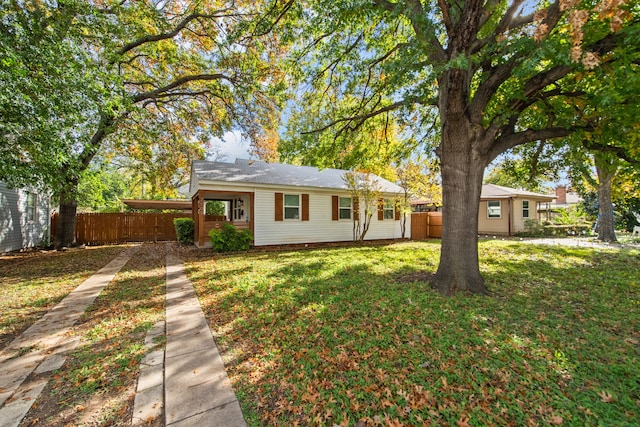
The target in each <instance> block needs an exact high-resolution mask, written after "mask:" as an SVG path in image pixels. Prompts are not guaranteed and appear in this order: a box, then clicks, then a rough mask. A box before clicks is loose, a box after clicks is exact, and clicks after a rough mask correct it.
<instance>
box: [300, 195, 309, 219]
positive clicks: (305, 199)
mask: <svg viewBox="0 0 640 427" xmlns="http://www.w3.org/2000/svg"><path fill="white" fill-rule="evenodd" d="M301 216H302V220H303V221H309V195H308V194H303V195H302V215H301Z"/></svg>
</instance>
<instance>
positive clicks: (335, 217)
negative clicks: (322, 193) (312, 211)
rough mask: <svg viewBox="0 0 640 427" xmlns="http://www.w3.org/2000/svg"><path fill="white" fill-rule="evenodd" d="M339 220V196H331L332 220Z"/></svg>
mask: <svg viewBox="0 0 640 427" xmlns="http://www.w3.org/2000/svg"><path fill="white" fill-rule="evenodd" d="M338 219H339V217H338V196H331V220H332V221H337V220H338Z"/></svg>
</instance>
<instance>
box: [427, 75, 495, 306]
mask: <svg viewBox="0 0 640 427" xmlns="http://www.w3.org/2000/svg"><path fill="white" fill-rule="evenodd" d="M440 86H441V87H443V88H445V89H444V91H443V92H441V94H440V99H439V101H440V105H439V111H440V118H441V123H442V124H441V129H442V136H441V138H442V139H441V141H440V146H439V147H438V155H439V156H440V165H441V175H442V245H441V249H440V264H439V265H438V271H437V272H436V275H435V277H434V278H433V281H432V283H431V285H432V286H433V287H434V288H436V289H438V291H440V292H441V293H443V294H446V295H451V294H453V293H455V292H458V291H463V292H471V293H477V294H486V293H487V288H486V287H485V284H484V279H483V278H482V276H481V275H480V266H479V264H478V207H479V204H480V193H481V191H482V178H483V174H484V169H485V167H486V165H487V163H488V158H489V155H488V154H487V153H486V152H482V151H480V150H481V149H480V148H479V147H487V146H490V144H486V141H485V140H484V139H483V138H486V136H485V135H484V133H483V129H482V127H481V126H480V125H474V124H473V123H472V122H471V121H470V120H469V118H470V115H469V111H468V102H467V100H468V97H469V94H468V90H469V89H468V88H469V80H468V76H467V74H466V72H465V71H464V70H452V71H450V72H448V73H445V74H444V75H443V79H442V81H441V84H440Z"/></svg>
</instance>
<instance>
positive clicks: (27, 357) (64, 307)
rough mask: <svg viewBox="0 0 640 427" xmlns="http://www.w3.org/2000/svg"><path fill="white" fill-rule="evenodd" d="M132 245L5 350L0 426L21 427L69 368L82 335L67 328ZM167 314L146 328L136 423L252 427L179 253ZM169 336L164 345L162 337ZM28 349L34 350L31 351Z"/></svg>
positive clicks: (170, 276) (169, 269) (0, 361)
mask: <svg viewBox="0 0 640 427" xmlns="http://www.w3.org/2000/svg"><path fill="white" fill-rule="evenodd" d="M135 250H137V247H134V248H131V249H129V250H127V251H125V252H123V253H122V254H120V255H119V256H118V257H117V258H116V259H114V260H113V261H111V262H110V263H109V264H108V265H107V266H105V267H104V268H102V269H101V270H99V271H98V272H97V273H95V274H94V275H93V276H91V277H90V278H89V279H87V280H86V281H85V282H84V283H83V284H82V285H80V286H79V287H78V288H76V289H75V290H74V291H73V292H71V293H70V294H69V295H68V296H67V297H66V298H65V299H64V300H62V302H60V304H58V305H57V306H56V307H55V308H53V309H52V310H51V311H50V312H49V313H47V314H46V315H45V316H43V317H42V318H41V319H40V320H38V321H37V322H36V323H34V324H33V325H32V326H31V327H30V328H29V329H27V330H26V331H25V332H24V333H22V335H20V337H18V338H17V339H16V340H14V341H13V342H12V343H11V344H9V345H8V346H7V347H6V348H5V349H4V350H3V351H1V352H0V427H16V426H18V425H19V424H20V422H21V421H22V419H23V418H24V417H25V415H26V414H27V413H28V411H29V409H30V408H31V406H32V404H33V402H34V401H35V400H36V399H37V398H38V396H39V395H40V393H41V392H42V390H43V389H44V387H45V386H46V384H47V382H48V376H47V375H37V376H36V377H35V378H37V379H36V380H29V378H30V375H31V373H33V372H35V373H36V374H42V373H51V372H53V371H55V370H56V369H59V368H60V367H62V366H63V364H64V362H65V353H66V352H68V351H69V350H71V349H73V348H74V347H75V346H76V345H77V344H78V341H77V340H72V339H69V338H68V336H69V334H68V332H69V330H70V328H71V327H73V325H74V324H75V322H76V321H77V320H78V318H79V317H80V316H81V315H82V313H83V312H84V311H85V310H86V309H87V308H88V307H89V306H90V305H91V304H92V303H93V301H94V300H95V298H96V297H97V296H98V295H99V294H100V292H101V291H102V290H103V289H104V288H105V287H106V286H107V284H109V282H111V280H113V278H114V277H115V275H116V274H117V273H118V272H119V271H120V269H121V268H122V267H123V266H124V265H125V264H126V263H127V261H128V260H129V259H130V258H131V256H132V255H133V254H134V253H135ZM166 265H167V266H166V281H167V288H166V294H167V297H166V298H167V299H166V320H165V322H159V323H158V324H156V325H155V326H154V327H153V328H152V329H151V330H150V331H149V332H148V334H147V337H146V339H145V345H146V346H147V347H148V348H149V349H150V351H149V353H147V355H146V356H145V358H144V359H143V360H142V363H141V366H140V376H139V379H138V385H137V393H136V396H135V399H134V410H133V419H132V425H134V426H138V425H148V423H149V422H150V421H152V420H155V419H158V418H160V419H162V420H163V423H162V424H163V425H165V426H172V427H173V426H176V427H178V426H179V427H186V426H224V427H235V426H239V427H242V426H246V422H245V420H244V417H243V415H242V411H241V409H240V404H239V403H238V400H237V398H236V396H235V393H234V391H233V388H232V386H231V382H230V381H229V378H228V377H227V373H226V371H225V368H224V364H223V362H222V358H221V357H220V355H219V353H218V349H217V347H216V344H215V342H214V341H213V337H212V334H211V331H210V329H209V325H208V323H207V320H206V318H205V316H204V313H203V312H202V309H201V307H200V304H199V302H198V299H197V297H196V294H195V290H194V289H193V285H192V284H191V282H190V281H189V279H188V278H187V276H186V274H185V272H184V265H183V263H182V261H180V260H179V259H177V258H175V257H173V256H171V255H169V256H167V264H166ZM165 334H166V338H167V339H166V348H165V349H158V348H157V345H156V344H155V342H156V338H158V337H161V336H163V335H165ZM25 349H28V350H30V351H27V350H25Z"/></svg>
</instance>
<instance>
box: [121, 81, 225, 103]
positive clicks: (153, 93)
mask: <svg viewBox="0 0 640 427" xmlns="http://www.w3.org/2000/svg"><path fill="white" fill-rule="evenodd" d="M214 80H226V81H228V82H230V83H231V84H234V83H235V82H236V81H235V79H234V78H232V77H228V76H226V75H224V74H195V75H190V76H183V77H180V78H178V79H176V80H174V81H172V82H171V83H169V84H167V85H165V86H163V87H159V88H158V89H154V90H150V91H147V92H142V93H139V94H137V95H134V96H133V97H132V101H133V102H134V103H137V102H140V101H144V100H146V99H151V98H156V97H158V96H160V95H162V94H164V93H166V92H168V91H170V90H171V89H175V88H177V87H180V86H182V85H184V84H187V83H189V82H194V81H214Z"/></svg>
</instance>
